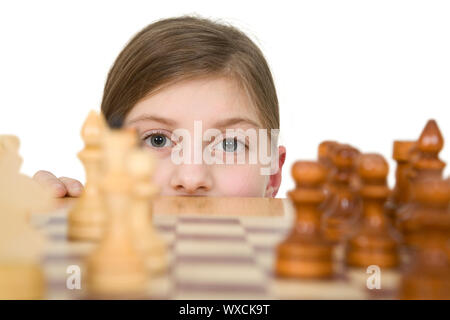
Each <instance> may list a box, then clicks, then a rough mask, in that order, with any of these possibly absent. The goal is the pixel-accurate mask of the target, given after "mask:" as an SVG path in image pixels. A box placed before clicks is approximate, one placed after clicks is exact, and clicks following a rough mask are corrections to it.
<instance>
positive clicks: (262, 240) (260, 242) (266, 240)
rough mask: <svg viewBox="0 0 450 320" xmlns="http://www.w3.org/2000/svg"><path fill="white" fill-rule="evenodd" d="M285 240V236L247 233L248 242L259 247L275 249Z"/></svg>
mask: <svg viewBox="0 0 450 320" xmlns="http://www.w3.org/2000/svg"><path fill="white" fill-rule="evenodd" d="M284 238H285V235H283V234H276V233H275V234H273V233H272V234H260V233H247V241H248V242H249V243H250V244H251V245H253V246H257V247H263V246H266V247H275V246H276V245H277V244H278V243H280V242H281V241H282V240H283V239H284Z"/></svg>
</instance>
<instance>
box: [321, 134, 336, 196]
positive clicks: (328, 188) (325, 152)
mask: <svg viewBox="0 0 450 320" xmlns="http://www.w3.org/2000/svg"><path fill="white" fill-rule="evenodd" d="M337 146H339V143H338V142H336V141H330V140H325V141H322V142H321V143H320V144H319V147H318V148H317V159H318V162H319V163H320V164H322V165H323V166H324V168H325V170H326V180H325V184H324V190H325V199H329V198H330V197H331V194H332V193H333V190H332V184H331V183H330V179H331V173H332V172H333V169H334V164H333V160H332V159H333V153H334V150H335V149H336V147H337ZM323 205H325V203H324V204H323Z"/></svg>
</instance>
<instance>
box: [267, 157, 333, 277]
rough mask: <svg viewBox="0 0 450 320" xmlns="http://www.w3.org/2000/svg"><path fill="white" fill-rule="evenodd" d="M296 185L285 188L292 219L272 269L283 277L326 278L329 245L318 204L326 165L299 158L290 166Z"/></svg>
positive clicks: (330, 263)
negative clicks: (290, 188)
mask: <svg viewBox="0 0 450 320" xmlns="http://www.w3.org/2000/svg"><path fill="white" fill-rule="evenodd" d="M292 176H293V178H294V180H295V182H296V188H295V190H293V191H290V192H289V197H290V198H291V200H292V202H293V204H294V207H295V210H296V221H295V224H294V227H293V228H292V231H291V233H290V234H289V235H288V237H287V238H286V239H285V240H284V241H283V242H281V243H280V244H279V245H278V248H277V259H276V272H277V274H278V275H280V276H283V277H294V278H327V277H331V276H332V275H333V274H334V268H333V260H332V256H333V247H332V244H331V243H330V242H328V241H327V240H326V239H325V237H324V236H323V234H322V232H321V228H320V218H321V217H320V216H321V212H320V209H319V206H320V204H321V202H322V201H323V200H324V199H325V194H324V190H323V184H324V182H325V178H326V169H325V167H324V166H322V165H321V164H319V163H317V162H309V161H299V162H296V163H295V164H294V165H293V167H292Z"/></svg>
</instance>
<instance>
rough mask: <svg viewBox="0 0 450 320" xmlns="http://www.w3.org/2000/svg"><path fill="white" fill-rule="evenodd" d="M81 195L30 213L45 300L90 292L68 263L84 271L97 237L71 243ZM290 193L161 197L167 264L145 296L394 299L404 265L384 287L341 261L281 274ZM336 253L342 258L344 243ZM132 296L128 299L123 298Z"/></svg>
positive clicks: (158, 221)
mask: <svg viewBox="0 0 450 320" xmlns="http://www.w3.org/2000/svg"><path fill="white" fill-rule="evenodd" d="M76 201H77V199H74V198H65V199H61V201H60V202H59V203H58V206H57V207H56V208H55V209H54V210H51V211H50V212H48V213H45V214H42V213H40V214H35V215H33V216H32V220H31V221H32V223H33V225H34V226H35V227H36V228H37V229H38V230H40V231H41V232H42V233H43V234H44V235H45V237H46V239H47V242H46V245H45V246H44V248H45V249H44V254H43V256H42V266H43V270H44V275H45V282H46V293H45V296H44V299H50V300H52V299H86V298H89V295H88V293H87V292H86V290H85V288H84V286H83V281H82V285H81V288H80V289H76V288H75V289H70V286H67V281H68V279H69V276H70V275H71V273H70V270H71V269H70V267H71V266H77V267H79V268H80V270H81V277H83V275H84V260H85V258H86V256H87V255H89V253H90V252H91V250H93V249H94V248H95V246H96V242H88V241H84V242H83V241H69V240H68V238H67V214H68V211H69V210H70V208H71V207H72V206H73V205H74V204H75V203H76ZM294 217H295V213H294V210H293V208H292V205H291V202H290V200H289V199H268V198H202V197H160V198H157V199H156V200H155V202H154V214H153V223H154V225H155V227H156V228H157V230H158V231H159V233H160V235H161V237H162V238H163V239H164V240H165V242H166V244H167V251H168V252H167V253H168V261H169V263H168V268H167V270H166V271H165V272H164V273H162V274H159V275H154V276H152V278H151V279H150V281H149V282H148V286H147V290H146V293H145V296H143V297H141V298H143V299H395V298H396V288H397V286H398V280H399V272H398V271H387V270H386V271H383V270H382V272H381V287H380V288H373V289H369V287H368V286H367V280H368V279H369V277H370V276H371V274H370V273H368V272H367V270H366V269H358V268H348V267H344V263H335V265H336V268H337V270H336V275H335V276H333V278H330V279H322V280H306V279H305V280H301V279H287V278H280V277H278V276H277V275H276V274H275V267H274V263H275V254H276V246H277V245H278V244H279V243H280V241H282V240H283V239H284V238H285V237H286V234H287V233H288V231H289V230H290V229H291V228H292V225H293V222H294V220H295V218H294ZM335 259H336V260H338V261H339V260H343V256H342V248H341V247H339V246H338V247H337V248H336V250H335ZM121 298H126V297H121Z"/></svg>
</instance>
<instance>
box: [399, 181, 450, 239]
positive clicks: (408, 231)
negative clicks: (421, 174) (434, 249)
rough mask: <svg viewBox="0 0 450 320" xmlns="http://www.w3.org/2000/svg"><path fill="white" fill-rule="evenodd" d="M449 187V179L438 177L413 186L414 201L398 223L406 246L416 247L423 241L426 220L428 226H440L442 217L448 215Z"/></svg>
mask: <svg viewBox="0 0 450 320" xmlns="http://www.w3.org/2000/svg"><path fill="white" fill-rule="evenodd" d="M448 186H449V183H448V179H447V180H442V179H439V178H437V177H432V178H428V179H423V180H420V181H417V182H416V183H415V184H414V185H413V186H412V187H413V189H412V196H413V201H412V202H411V203H410V204H409V205H408V206H407V207H405V208H404V210H403V211H402V215H401V216H400V218H399V219H400V220H399V221H398V222H399V226H401V229H400V230H401V231H402V233H403V239H404V242H405V244H406V245H411V246H414V245H417V244H418V243H419V242H420V241H421V236H422V235H421V228H422V225H423V224H424V220H427V221H425V223H426V224H427V225H431V224H433V223H435V224H439V222H440V219H441V217H445V216H446V215H448V210H449V207H448V206H449V189H448ZM437 227H438V226H437Z"/></svg>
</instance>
